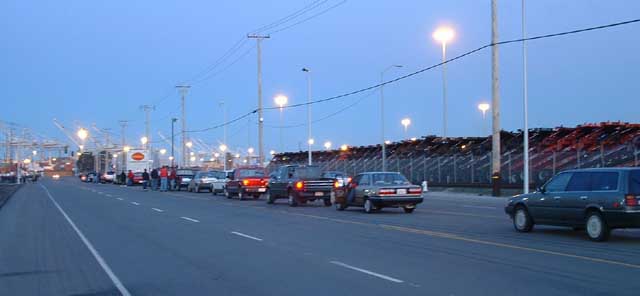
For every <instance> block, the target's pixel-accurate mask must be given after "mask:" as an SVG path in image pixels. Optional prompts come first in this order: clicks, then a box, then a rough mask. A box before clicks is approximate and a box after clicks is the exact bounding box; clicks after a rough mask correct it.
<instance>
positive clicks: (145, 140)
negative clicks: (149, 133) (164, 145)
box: [140, 136, 149, 146]
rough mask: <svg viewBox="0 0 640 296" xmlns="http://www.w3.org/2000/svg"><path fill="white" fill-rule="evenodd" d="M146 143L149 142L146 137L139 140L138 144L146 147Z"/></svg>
mask: <svg viewBox="0 0 640 296" xmlns="http://www.w3.org/2000/svg"><path fill="white" fill-rule="evenodd" d="M147 142H149V138H147V137H146V136H144V137H142V138H140V143H142V145H143V146H144V145H147Z"/></svg>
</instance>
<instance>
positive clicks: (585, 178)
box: [567, 172, 591, 191]
mask: <svg viewBox="0 0 640 296" xmlns="http://www.w3.org/2000/svg"><path fill="white" fill-rule="evenodd" d="M567 191H591V173H587V172H577V173H573V176H571V180H569V184H568V185H567Z"/></svg>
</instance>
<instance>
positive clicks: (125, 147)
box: [122, 146, 131, 152]
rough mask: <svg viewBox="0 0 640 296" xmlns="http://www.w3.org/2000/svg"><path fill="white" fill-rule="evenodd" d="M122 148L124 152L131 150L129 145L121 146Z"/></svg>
mask: <svg viewBox="0 0 640 296" xmlns="http://www.w3.org/2000/svg"><path fill="white" fill-rule="evenodd" d="M122 150H124V152H129V150H131V147H129V146H124V148H122Z"/></svg>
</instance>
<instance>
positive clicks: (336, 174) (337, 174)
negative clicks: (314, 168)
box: [322, 172, 344, 179]
mask: <svg viewBox="0 0 640 296" xmlns="http://www.w3.org/2000/svg"><path fill="white" fill-rule="evenodd" d="M322 177H324V178H333V179H336V178H344V174H343V173H340V172H325V173H324V174H322Z"/></svg>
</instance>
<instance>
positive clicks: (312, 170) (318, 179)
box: [266, 165, 335, 207]
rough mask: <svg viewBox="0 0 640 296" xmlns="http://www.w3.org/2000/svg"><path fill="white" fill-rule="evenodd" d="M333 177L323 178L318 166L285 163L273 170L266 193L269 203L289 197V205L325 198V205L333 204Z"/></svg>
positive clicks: (293, 205)
mask: <svg viewBox="0 0 640 296" xmlns="http://www.w3.org/2000/svg"><path fill="white" fill-rule="evenodd" d="M334 181H335V180H334V179H333V178H323V177H322V170H321V169H320V167H318V166H300V165H285V166H282V167H280V168H279V169H278V170H277V171H275V172H273V173H272V174H271V176H270V179H269V189H268V191H267V193H266V196H267V203H269V204H272V203H273V202H274V201H275V200H276V199H279V198H287V199H288V200H289V206H292V207H295V206H297V205H298V204H301V203H302V204H304V203H306V202H307V201H315V200H323V201H324V205H325V206H327V207H328V206H331V191H332V189H333V185H334Z"/></svg>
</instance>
